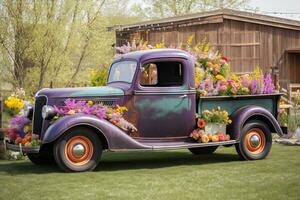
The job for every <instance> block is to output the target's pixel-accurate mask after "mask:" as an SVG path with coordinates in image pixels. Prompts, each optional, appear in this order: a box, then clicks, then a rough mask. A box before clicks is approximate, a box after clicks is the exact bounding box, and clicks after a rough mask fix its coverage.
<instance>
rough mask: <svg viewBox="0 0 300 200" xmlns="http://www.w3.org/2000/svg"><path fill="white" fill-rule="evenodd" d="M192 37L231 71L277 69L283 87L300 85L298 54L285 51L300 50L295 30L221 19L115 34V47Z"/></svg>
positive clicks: (299, 34) (170, 42) (177, 41)
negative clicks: (223, 59)
mask: <svg viewBox="0 0 300 200" xmlns="http://www.w3.org/2000/svg"><path fill="white" fill-rule="evenodd" d="M193 34H195V39H194V43H198V42H202V41H204V40H207V41H208V42H209V43H210V44H211V45H212V46H213V47H214V48H216V49H217V50H219V51H220V52H222V54H223V55H226V56H227V57H228V58H229V59H230V64H231V69H232V71H234V72H239V73H245V72H251V71H253V69H254V67H255V66H256V65H259V66H260V67H261V68H262V69H263V70H264V71H265V72H267V71H269V70H270V67H272V66H278V67H279V73H280V75H279V80H280V84H281V85H282V86H283V87H287V84H289V83H290V82H298V83H299V82H300V80H299V77H300V71H299V70H300V66H299V64H300V61H299V59H300V58H299V56H300V54H294V55H291V54H288V53H287V52H286V50H287V49H293V48H299V47H300V31H297V30H291V29H284V28H278V27H272V26H268V25H263V24H255V23H250V22H243V21H237V20H232V19H223V20H221V21H220V20H218V21H216V22H212V23H206V24H198V25H191V26H181V27H176V28H174V27H171V28H168V27H167V28H163V29H160V30H157V29H153V30H149V29H148V30H142V31H140V32H131V33H129V34H128V35H126V36H125V35H123V36H122V37H120V36H119V38H118V33H117V45H121V44H124V43H125V41H130V40H133V39H137V40H139V39H143V40H144V41H145V40H147V41H148V42H149V44H152V45H153V44H156V43H160V42H162V41H164V43H165V44H166V45H167V46H170V45H171V46H176V45H178V44H180V43H185V42H186V41H187V39H188V38H189V36H191V35H193ZM124 36H125V37H124Z"/></svg>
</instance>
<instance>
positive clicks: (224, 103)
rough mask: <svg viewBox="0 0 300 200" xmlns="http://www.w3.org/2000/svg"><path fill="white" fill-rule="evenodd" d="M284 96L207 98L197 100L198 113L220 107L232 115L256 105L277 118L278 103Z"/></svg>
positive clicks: (263, 95) (261, 95) (262, 95)
mask: <svg viewBox="0 0 300 200" xmlns="http://www.w3.org/2000/svg"><path fill="white" fill-rule="evenodd" d="M281 95H282V94H280V93H275V94H260V95H236V96H206V97H198V98H197V113H198V114H200V113H202V111H204V110H212V109H214V108H216V107H217V106H220V107H221V109H222V110H226V111H227V112H228V114H229V115H230V114H232V113H233V112H234V111H236V110H237V109H239V108H241V107H244V106H249V105H255V106H260V107H263V108H265V109H267V110H268V111H269V112H270V113H272V115H273V116H274V117H275V118H276V117H277V113H278V103H279V99H280V96H281Z"/></svg>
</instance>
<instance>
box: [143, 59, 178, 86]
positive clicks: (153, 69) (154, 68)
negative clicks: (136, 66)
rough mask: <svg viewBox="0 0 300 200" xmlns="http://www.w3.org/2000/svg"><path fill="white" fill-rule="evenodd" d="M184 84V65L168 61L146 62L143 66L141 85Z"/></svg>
mask: <svg viewBox="0 0 300 200" xmlns="http://www.w3.org/2000/svg"><path fill="white" fill-rule="evenodd" d="M182 84H183V65H182V63H180V62H174V61H166V62H153V63H146V64H144V65H143V66H142V68H141V74H140V85H141V86H146V87H147V86H151V87H168V86H180V85H182Z"/></svg>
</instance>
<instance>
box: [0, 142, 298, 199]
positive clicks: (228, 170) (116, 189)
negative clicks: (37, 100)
mask: <svg viewBox="0 0 300 200" xmlns="http://www.w3.org/2000/svg"><path fill="white" fill-rule="evenodd" d="M299 187H300V148H299V147H297V146H283V145H279V144H274V145H273V147H272V150H271V152H270V154H269V156H268V157H267V158H266V159H264V160H260V161H241V160H240V159H239V157H238V156H237V154H236V153H235V150H234V148H225V147H221V148H219V149H218V150H217V151H216V153H215V154H213V155H205V156H194V155H192V154H191V153H189V152H188V151H187V150H174V151H165V152H132V153H104V155H103V159H102V163H101V165H99V167H98V168H97V169H96V171H94V172H85V173H63V172H60V171H59V169H58V168H57V167H56V166H35V165H33V164H31V163H30V161H28V160H25V161H0V194H1V196H0V199H10V200H12V199H22V200H26V199H30V200H34V199H39V200H42V199H72V200H75V199H97V200H99V199H172V200H173V199H255V200H257V199H272V200H274V199H280V200H282V199H285V200H286V199H299V198H300V190H299Z"/></svg>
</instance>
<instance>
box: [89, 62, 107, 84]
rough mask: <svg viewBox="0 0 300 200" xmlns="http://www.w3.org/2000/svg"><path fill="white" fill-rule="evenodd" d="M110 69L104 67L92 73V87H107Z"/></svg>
mask: <svg viewBox="0 0 300 200" xmlns="http://www.w3.org/2000/svg"><path fill="white" fill-rule="evenodd" d="M108 72H109V67H108V66H107V65H104V66H102V67H100V69H98V70H95V71H92V73H91V85H92V86H103V85H106V82H107V77H108Z"/></svg>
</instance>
